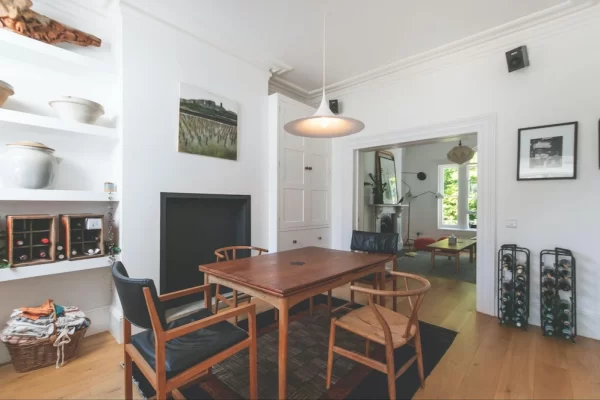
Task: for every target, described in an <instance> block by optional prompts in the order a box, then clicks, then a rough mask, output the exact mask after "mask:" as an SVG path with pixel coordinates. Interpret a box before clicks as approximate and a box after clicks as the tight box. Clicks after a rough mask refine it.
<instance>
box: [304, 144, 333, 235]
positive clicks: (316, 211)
mask: <svg viewBox="0 0 600 400" xmlns="http://www.w3.org/2000/svg"><path fill="white" fill-rule="evenodd" d="M312 140H319V139H312ZM326 140H327V139H326ZM307 158H308V164H309V171H308V172H309V175H310V187H309V191H308V196H309V206H310V225H312V226H318V225H329V168H330V167H329V157H328V156H325V155H320V154H307Z"/></svg>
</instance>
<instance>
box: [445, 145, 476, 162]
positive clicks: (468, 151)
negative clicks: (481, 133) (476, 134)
mask: <svg viewBox="0 0 600 400" xmlns="http://www.w3.org/2000/svg"><path fill="white" fill-rule="evenodd" d="M474 156H475V151H474V150H473V149H472V148H470V147H468V146H463V145H462V140H461V141H459V142H458V146H456V147H453V148H452V149H451V150H450V151H449V152H448V160H450V161H452V162H453V163H456V164H464V163H466V162H467V161H470V160H471V159H472V158H473V157H474Z"/></svg>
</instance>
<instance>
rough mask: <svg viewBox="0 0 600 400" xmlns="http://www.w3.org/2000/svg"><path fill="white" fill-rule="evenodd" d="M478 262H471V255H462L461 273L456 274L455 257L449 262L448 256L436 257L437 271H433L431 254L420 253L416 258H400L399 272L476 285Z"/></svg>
mask: <svg viewBox="0 0 600 400" xmlns="http://www.w3.org/2000/svg"><path fill="white" fill-rule="evenodd" d="M476 265H477V263H476V261H475V260H473V264H471V263H470V262H469V253H461V255H460V271H459V272H458V274H457V273H456V261H455V260H454V257H452V258H451V259H450V260H448V257H446V256H436V257H435V269H431V253H429V252H427V251H419V252H417V254H416V255H415V256H414V257H408V256H405V257H403V258H398V271H401V272H409V273H411V274H416V275H422V276H437V277H439V278H446V279H454V280H457V281H463V282H469V283H475V281H476V279H477V274H476V270H477V268H476Z"/></svg>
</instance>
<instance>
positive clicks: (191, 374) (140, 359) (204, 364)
mask: <svg viewBox="0 0 600 400" xmlns="http://www.w3.org/2000/svg"><path fill="white" fill-rule="evenodd" d="M112 276H113V278H114V281H115V287H116V288H117V293H118V294H119V299H120V300H121V305H122V306H123V314H124V317H125V318H124V319H123V343H124V357H125V398H126V399H132V398H133V387H132V363H133V362H135V364H136V365H137V367H138V368H139V369H140V371H141V372H142V374H144V376H145V377H146V379H148V382H149V383H150V384H151V385H152V387H153V388H154V389H155V390H156V398H157V399H158V400H164V399H166V398H167V393H171V394H172V396H173V397H174V398H183V395H182V394H181V392H180V391H179V389H178V388H180V387H181V386H183V385H185V384H188V383H191V382H193V381H195V380H197V379H199V378H201V377H203V376H206V375H210V374H211V373H212V366H213V365H215V364H217V363H219V362H221V361H223V360H225V359H226V358H228V357H230V356H232V355H233V354H235V353H237V352H239V351H241V350H244V349H246V348H247V349H248V350H249V358H250V365H249V374H250V397H251V398H252V399H256V398H257V397H258V393H257V370H256V369H257V353H256V309H255V305H254V304H248V305H245V306H243V307H239V308H233V309H231V310H228V311H227V312H224V313H221V314H219V315H214V314H213V313H212V312H211V311H210V310H209V309H206V308H205V309H202V310H199V311H197V312H195V313H193V314H191V315H189V316H186V317H182V318H179V319H177V320H175V321H172V322H170V323H167V322H166V318H165V308H164V305H163V304H162V302H164V301H168V300H172V299H175V298H179V297H182V296H187V295H190V294H195V293H200V292H204V300H205V304H206V305H208V304H209V302H208V298H209V296H210V285H203V286H198V287H194V288H190V289H184V290H180V291H178V292H174V293H169V294H164V295H162V296H158V295H157V293H156V287H155V286H154V282H153V281H152V279H132V278H129V275H128V274H127V270H126V269H125V267H124V266H123V264H122V263H121V262H116V263H114V264H113V265H112ZM243 314H246V315H247V316H248V332H246V331H244V330H243V329H240V328H238V327H236V326H234V325H232V324H230V323H229V322H227V321H226V320H227V319H229V318H233V317H237V316H239V315H243ZM131 324H134V325H136V326H138V327H140V328H142V329H145V331H142V332H140V333H138V334H135V335H133V336H132V335H131Z"/></svg>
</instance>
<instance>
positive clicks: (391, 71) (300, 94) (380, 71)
mask: <svg viewBox="0 0 600 400" xmlns="http://www.w3.org/2000/svg"><path fill="white" fill-rule="evenodd" d="M598 3H600V0H586V1H580V0H568V1H565V2H563V3H561V4H559V5H557V6H554V7H551V8H548V9H545V10H542V11H539V12H537V13H534V14H530V15H528V16H525V17H523V18H519V19H517V20H514V21H511V22H509V23H506V24H503V25H500V26H497V27H494V28H491V29H488V30H486V31H483V32H480V33H478V34H475V35H472V36H469V37H467V38H464V39H461V40H458V41H455V42H452V43H449V44H446V45H443V46H440V47H437V48H435V49H432V50H429V51H426V52H423V53H420V54H416V55H414V56H410V57H407V58H404V59H402V60H399V61H396V62H393V63H391V64H388V65H385V66H383V67H379V68H376V69H373V70H371V71H368V72H365V73H363V74H359V75H356V76H354V77H351V78H348V79H344V80H342V81H339V82H335V83H332V84H330V85H327V86H326V90H327V92H329V93H331V92H336V93H339V92H343V91H345V90H346V89H351V88H352V89H354V88H357V87H359V86H361V85H364V84H366V83H370V82H373V81H381V80H382V79H383V78H386V77H388V76H390V75H397V73H398V72H401V71H404V72H406V71H407V70H412V72H413V73H420V72H423V70H425V69H434V68H435V66H433V65H432V64H434V63H435V62H436V61H439V65H447V62H446V61H445V60H444V58H447V57H448V56H450V55H452V54H456V53H459V52H464V51H467V50H470V49H473V48H476V50H475V51H473V52H472V54H470V55H469V57H471V58H472V57H478V56H481V55H485V54H489V53H490V52H491V51H499V50H503V46H506V45H507V44H509V43H510V40H507V41H506V42H507V43H506V44H501V43H499V42H498V40H499V39H501V38H504V37H508V36H511V35H514V34H516V33H518V32H521V31H528V30H532V29H533V28H535V29H537V30H538V31H537V32H536V33H535V34H536V36H544V35H546V36H547V35H551V34H552V33H553V32H556V31H557V30H558V31H560V30H561V29H562V27H563V25H565V26H566V25H570V20H569V18H568V17H569V16H572V15H575V14H577V15H579V16H581V15H583V14H585V13H584V12H583V11H585V10H587V9H588V8H590V7H594V6H596V5H598ZM584 17H585V16H584ZM551 22H554V23H551ZM504 51H506V50H504ZM439 65H438V67H439ZM269 89H270V90H271V89H273V90H274V91H278V90H285V91H286V92H287V93H292V94H293V95H294V96H295V98H297V99H298V98H299V99H302V100H301V101H303V102H305V103H308V104H313V103H314V102H315V101H318V99H319V98H320V96H321V93H322V89H320V88H319V89H314V90H306V89H304V88H301V87H299V86H297V85H295V84H293V83H290V82H288V81H286V80H285V79H283V78H282V77H281V76H276V77H273V78H271V80H270V82H269Z"/></svg>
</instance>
